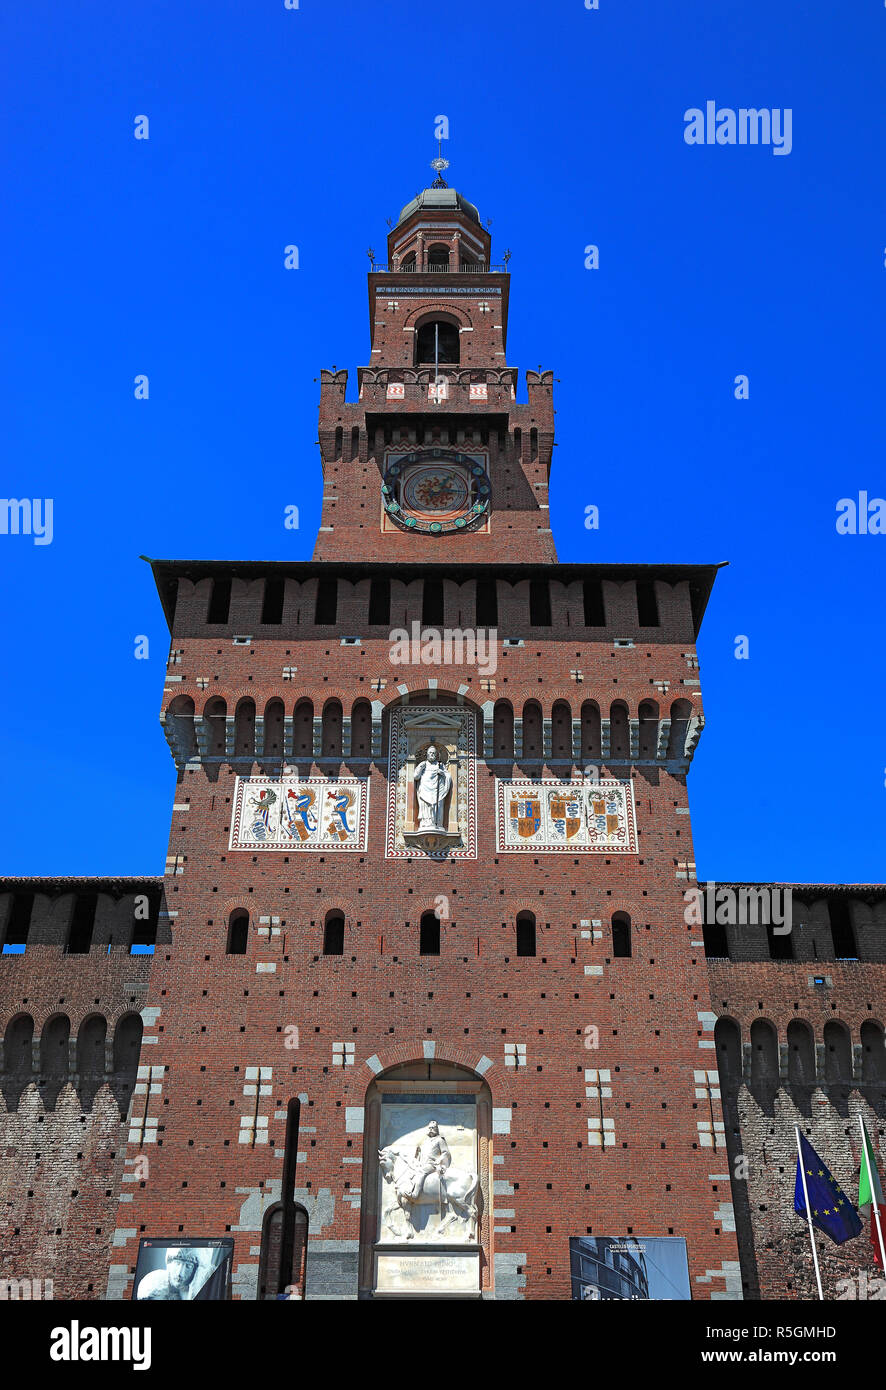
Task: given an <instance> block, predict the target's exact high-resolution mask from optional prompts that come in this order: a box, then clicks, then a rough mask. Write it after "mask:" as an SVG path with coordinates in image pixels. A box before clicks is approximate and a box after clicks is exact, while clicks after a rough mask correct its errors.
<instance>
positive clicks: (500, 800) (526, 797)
mask: <svg viewBox="0 0 886 1390" xmlns="http://www.w3.org/2000/svg"><path fill="white" fill-rule="evenodd" d="M495 798H496V800H495V806H496V845H497V847H498V849H499V850H500V851H504V852H508V851H511V850H517V851H519V850H523V851H529V852H531V853H533V854H538V853H540V852H541V853H554V854H556V853H559V854H582V853H584V854H636V853H637V832H636V827H635V819H634V791H633V786H632V784H631V783H630V782H621V781H618V780H616V779H615V778H612V779H609V778H607V779H606V780H601V781H595V782H594V783H593V784H591V785H589V784H588V781H579V780H578V779H575V780H570V781H568V782H559V781H556V780H555V779H554V778H540V779H539V780H538V781H530V780H529V779H526V780H524V779H522V778H514V779H513V780H510V779H509V780H507V781H499V782H497V783H496V793H495Z"/></svg>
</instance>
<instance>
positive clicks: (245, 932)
mask: <svg viewBox="0 0 886 1390" xmlns="http://www.w3.org/2000/svg"><path fill="white" fill-rule="evenodd" d="M248 944H249V913H248V912H246V911H245V910H243V909H242V908H241V909H240V911H238V912H232V913H231V916H230V920H229V921H228V944H227V947H226V948H225V949H226V953H227V955H229V956H245V955H246V947H247V945H248Z"/></svg>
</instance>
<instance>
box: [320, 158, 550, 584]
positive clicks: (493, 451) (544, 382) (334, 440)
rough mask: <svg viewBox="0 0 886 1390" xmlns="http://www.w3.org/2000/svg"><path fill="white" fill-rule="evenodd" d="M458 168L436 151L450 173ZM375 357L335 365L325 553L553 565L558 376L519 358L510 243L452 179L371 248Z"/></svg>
mask: <svg viewBox="0 0 886 1390" xmlns="http://www.w3.org/2000/svg"><path fill="white" fill-rule="evenodd" d="M442 163H443V161H439V160H435V161H434V167H435V168H439V166H440V165H441V164H442ZM369 254H370V258H371V269H370V272H369V277H368V278H369V333H370V343H371V350H370V361H369V364H368V365H367V366H365V367H360V368H358V372H357V381H358V396H357V401H356V402H349V401H347V400H346V393H347V383H348V373H347V372H346V371H323V372H322V373H321V378H320V379H321V397H320V448H321V455H322V463H323V479H324V495H323V516H322V522H321V526H320V532H319V536H318V538H317V545H316V547H315V550H314V559H315V560H344V559H348V560H363V561H373V560H375V561H388V560H390V561H397V560H410V561H413V562H414V561H417V560H418V561H420V562H421V563H423V564H424V563H427V564H431V565H433V564H451V563H453V562H477V561H480V562H482V561H486V560H489V561H491V560H492V559H493V556H494V558H495V560H496V561H498V562H502V561H504V562H520V563H541V564H545V563H551V562H554V561H556V558H557V556H556V551H555V548H554V542H553V537H552V535H551V528H550V518H549V513H548V477H549V473H550V465H551V451H552V447H553V434H554V408H553V398H552V392H553V374H552V373H551V372H527V373H526V382H527V388H528V397H529V399H528V403H526V404H524V403H518V401H517V370H516V368H514V367H509V366H508V363H507V331H508V293H509V287H510V274H509V272H508V261H509V260H510V252H505V253H504V257H503V260H502V262H501V264H494V263H493V262H492V240H491V237H490V234H489V232H488V230H487V229H486V228H485V227H484V226H483V224H482V222H481V220H480V214H479V212H478V211H477V209H476V207H475V206H474V205H473V203H470V202H468V200H467V198H465V197H463V196H462V194H460V193H458V192H456V190H455V189H454V188H449V187H448V186H447V184H446V182H445V181H444V179H443V177H442V173H439V172H438V177H437V178H436V179H435V180H434V182H433V184H432V185H431V187H430V188H426V189H424V190H423V191H422V192H421V193H419V194H418V195H417V196H416V197H415V198H413V199H412V201H411V202H409V203H407V204H406V206H405V207H404V208H403V209H402V211H401V213H400V216H399V218H398V219H397V223H396V225H395V226H394V227H393V228H392V230H391V231H390V233H389V234H388V241H387V264H385V265H379V264H377V263H376V261H375V258H374V253H373V252H370V253H369Z"/></svg>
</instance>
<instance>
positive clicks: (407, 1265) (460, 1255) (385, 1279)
mask: <svg viewBox="0 0 886 1390" xmlns="http://www.w3.org/2000/svg"><path fill="white" fill-rule="evenodd" d="M479 1289H480V1252H479V1250H470V1251H468V1250H415V1251H412V1250H404V1251H398V1250H396V1251H395V1250H390V1251H379V1252H378V1253H377V1254H376V1257H375V1291H376V1293H396V1294H409V1293H415V1294H421V1293H424V1294H438V1295H439V1294H446V1293H478V1292H479Z"/></svg>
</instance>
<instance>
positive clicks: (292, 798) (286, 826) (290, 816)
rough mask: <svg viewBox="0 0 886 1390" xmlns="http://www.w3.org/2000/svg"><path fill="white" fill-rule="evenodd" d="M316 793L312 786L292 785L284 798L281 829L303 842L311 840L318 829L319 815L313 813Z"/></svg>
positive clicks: (290, 836) (292, 837)
mask: <svg viewBox="0 0 886 1390" xmlns="http://www.w3.org/2000/svg"><path fill="white" fill-rule="evenodd" d="M316 799H317V796H316V793H315V792H314V791H313V790H312V789H311V788H310V787H304V788H302V787H296V788H293V787H290V788H289V790H288V792H287V793H286V795H285V797H284V798H283V813H282V816H281V821H280V829H281V831H282V832H283V834H284V835H287V836H288V837H289V838H290V839H291V840H300V841H301V843H302V844H304V842H305V841H306V840H310V838H311V836H312V835H313V833H314V831H315V830H316V829H317V817H316V816H315V815H314V814H312V812H313V807H314V803H315V801H316Z"/></svg>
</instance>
